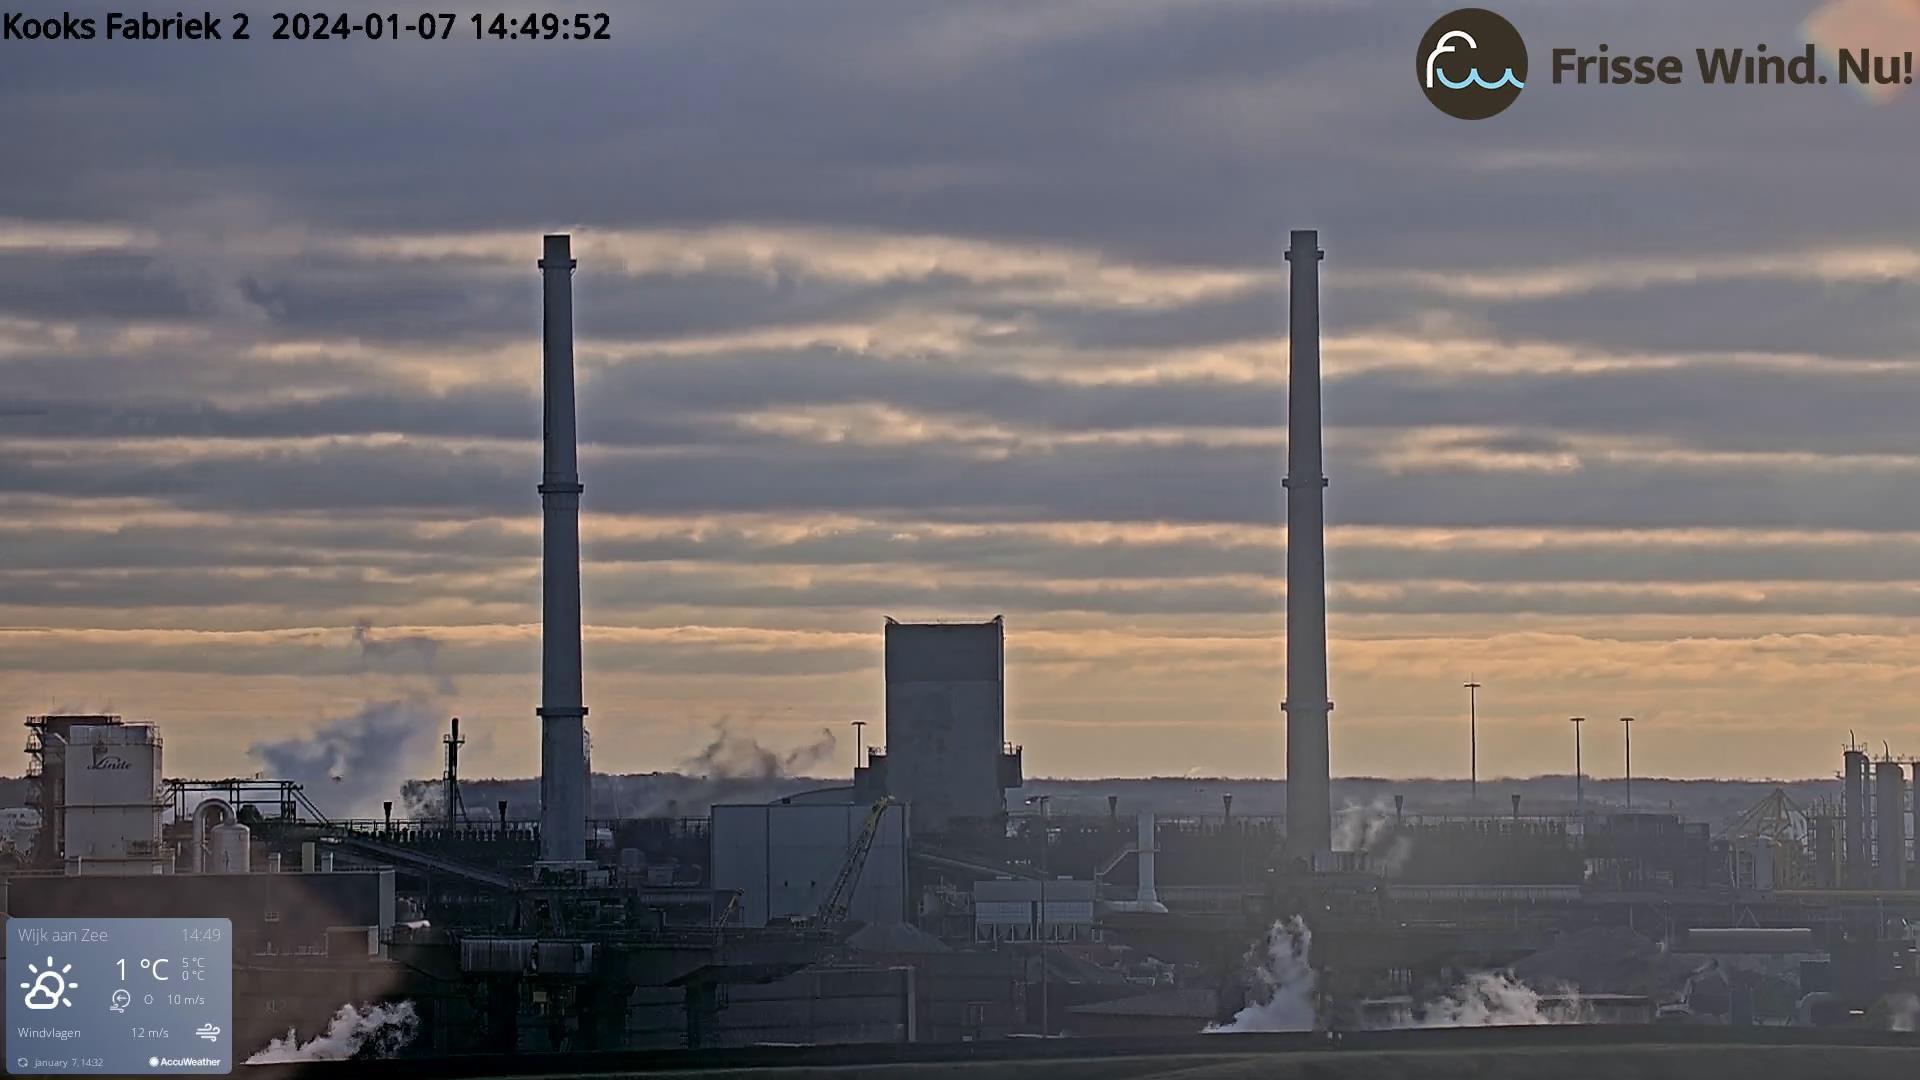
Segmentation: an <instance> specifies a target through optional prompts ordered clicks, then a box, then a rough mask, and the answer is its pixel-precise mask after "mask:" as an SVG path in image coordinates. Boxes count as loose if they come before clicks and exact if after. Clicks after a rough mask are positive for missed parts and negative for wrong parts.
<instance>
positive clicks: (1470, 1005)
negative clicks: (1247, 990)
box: [1206, 915, 1592, 1032]
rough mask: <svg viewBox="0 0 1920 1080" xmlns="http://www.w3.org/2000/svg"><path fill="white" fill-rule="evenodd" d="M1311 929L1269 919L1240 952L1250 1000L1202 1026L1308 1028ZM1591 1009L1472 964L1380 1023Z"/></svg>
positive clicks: (1471, 1022) (1564, 1017) (1581, 1016)
mask: <svg viewBox="0 0 1920 1080" xmlns="http://www.w3.org/2000/svg"><path fill="white" fill-rule="evenodd" d="M1312 947H1313V934H1312V932H1311V931H1310V930H1308V929H1307V924H1306V923H1305V922H1304V921H1303V920H1302V919H1301V918H1300V917H1299V916H1297V915H1296V916H1294V917H1293V918H1291V919H1289V920H1287V921H1285V922H1277V923H1274V924H1273V927H1272V929H1270V930H1268V931H1267V936H1266V938H1265V939H1264V940H1263V941H1262V942H1261V943H1260V944H1259V945H1257V946H1255V949H1254V951H1253V952H1251V953H1249V954H1248V960H1249V961H1250V962H1252V964H1253V971H1252V976H1251V980H1250V981H1251V982H1252V983H1253V986H1252V988H1251V989H1252V991H1253V993H1252V1000H1251V1001H1249V1002H1248V1003H1247V1006H1246V1007H1245V1008H1243V1009H1241V1010H1240V1011H1239V1012H1237V1013H1235V1014H1234V1016H1233V1019H1231V1020H1229V1021H1227V1022H1226V1023H1224V1024H1209V1025H1208V1026H1207V1028H1206V1030H1207V1031H1208V1032H1236V1031H1312V1030H1314V1027H1315V1023H1316V1020H1317V1018H1318V1009H1317V1005H1318V1003H1317V1001H1316V997H1317V993H1316V992H1317V989H1318V979H1317V976H1316V974H1315V972H1314V970H1313V965H1312V957H1311V953H1312ZM1591 1020H1592V1016H1591V1010H1590V1009H1589V1008H1588V1007H1587V1006H1586V1004H1585V1003H1584V1002H1583V1001H1581V999H1580V997H1579V995H1578V994H1576V993H1573V992H1571V991H1569V992H1568V993H1567V994H1565V995H1564V996H1563V997H1562V998H1561V999H1560V1000H1557V1001H1554V1002H1551V1003H1543V1002H1542V1000H1541V997H1540V992H1539V991H1537V990H1535V989H1534V988H1532V987H1530V986H1528V985H1527V984H1525V983H1523V982H1521V981H1519V980H1518V979H1515V978H1514V977H1513V976H1512V975H1511V974H1509V973H1507V972H1504V971H1480V972H1475V973H1473V974H1472V975H1469V976H1467V977H1466V979H1464V980H1462V981H1461V982H1460V983H1459V984H1458V985H1457V986H1455V987H1454V988H1453V989H1452V990H1449V991H1447V993H1446V994H1444V995H1442V996H1441V997H1439V998H1436V999H1434V1000H1432V1001H1428V1002H1425V1003H1424V1004H1422V1005H1420V1006H1418V1007H1416V1008H1415V1009H1414V1010H1412V1012H1411V1014H1410V1015H1409V1014H1403V1015H1400V1016H1398V1017H1395V1018H1394V1019H1393V1020H1391V1021H1388V1022H1385V1023H1382V1024H1379V1025H1377V1026H1378V1027H1382V1028H1403V1027H1417V1028H1452V1027H1518V1026H1523V1025H1532V1024H1579V1023H1588V1022H1591Z"/></svg>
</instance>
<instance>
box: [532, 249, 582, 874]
mask: <svg viewBox="0 0 1920 1080" xmlns="http://www.w3.org/2000/svg"><path fill="white" fill-rule="evenodd" d="M575 265H577V264H576V263H575V262H574V261H573V254H572V240H571V238H570V237H568V236H565V235H558V236H548V237H547V238H546V249H545V251H544V253H543V257H542V258H541V260H540V276H541V282H542V285H543V304H542V312H543V317H544V322H545V333H544V354H545V387H546V403H545V410H544V412H545V421H544V440H545V451H546V452H545V465H544V468H543V469H542V471H541V475H540V508H541V512H542V514H543V516H544V518H545V528H544V530H543V533H542V542H541V559H542V563H541V597H540V599H541V605H540V615H541V625H540V708H539V710H538V711H539V715H540V859H541V861H542V862H546V863H555V864H565V863H577V862H580V861H583V860H584V859H585V858H586V856H587V789H586V781H585V780H584V777H585V774H586V767H587V766H586V759H587V751H586V717H587V708H586V705H584V704H583V703H582V697H581V691H580V490H581V489H580V466H579V458H578V454H577V451H576V448H575V446H574V422H573V268H574V266H575Z"/></svg>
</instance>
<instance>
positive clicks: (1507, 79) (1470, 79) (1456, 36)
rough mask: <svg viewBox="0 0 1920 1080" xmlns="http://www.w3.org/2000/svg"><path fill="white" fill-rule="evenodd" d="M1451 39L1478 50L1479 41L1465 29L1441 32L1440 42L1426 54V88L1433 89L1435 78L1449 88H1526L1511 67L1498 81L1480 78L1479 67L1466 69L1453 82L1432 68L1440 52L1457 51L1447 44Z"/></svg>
mask: <svg viewBox="0 0 1920 1080" xmlns="http://www.w3.org/2000/svg"><path fill="white" fill-rule="evenodd" d="M1453 41H1464V42H1466V43H1467V48H1469V49H1474V50H1478V49H1479V48H1480V45H1479V43H1478V42H1476V41H1474V40H1473V35H1471V34H1469V33H1467V32H1466V31H1465V30H1449V31H1447V32H1446V33H1444V34H1441V35H1440V44H1438V45H1436V46H1434V49H1433V51H1432V52H1430V53H1428V54H1427V89H1429V90H1431V89H1433V81H1434V80H1435V79H1436V78H1437V79H1439V80H1440V85H1441V86H1444V87H1446V88H1447V89H1449V90H1465V89H1466V88H1467V87H1469V86H1477V87H1479V88H1480V89H1482V90H1498V89H1500V88H1501V87H1503V86H1517V87H1519V88H1520V89H1522V90H1525V89H1526V88H1527V84H1526V83H1523V82H1521V81H1520V79H1519V77H1518V76H1516V75H1515V74H1514V73H1513V69H1512V68H1508V69H1507V73H1506V74H1505V75H1502V76H1500V81H1499V82H1488V81H1487V80H1485V79H1483V78H1481V77H1480V69H1479V68H1471V69H1469V70H1468V71H1467V77H1466V78H1464V79H1461V80H1460V81H1459V82H1454V81H1453V80H1452V79H1449V78H1447V73H1446V72H1444V71H1436V70H1435V69H1434V64H1433V62H1434V61H1435V60H1438V59H1440V56H1441V54H1442V53H1450V52H1455V51H1457V47H1456V46H1454V45H1452V44H1449V43H1450V42H1453Z"/></svg>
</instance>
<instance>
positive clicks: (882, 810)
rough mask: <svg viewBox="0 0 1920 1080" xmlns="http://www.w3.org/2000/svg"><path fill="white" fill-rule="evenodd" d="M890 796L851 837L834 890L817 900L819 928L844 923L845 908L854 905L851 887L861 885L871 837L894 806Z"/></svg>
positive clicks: (871, 810) (882, 797)
mask: <svg viewBox="0 0 1920 1080" xmlns="http://www.w3.org/2000/svg"><path fill="white" fill-rule="evenodd" d="M894 803H895V800H894V799H893V797H892V796H890V795H882V796H881V797H880V798H879V799H878V800H877V801H876V802H875V803H874V804H873V807H872V808H871V809H869V810H868V811H867V819H866V821H864V822H862V823H861V825H860V831H859V832H858V833H856V834H854V837H853V843H852V844H850V845H848V846H847V858H846V861H845V862H843V863H841V864H840V873H839V874H838V875H837V876H836V877H835V878H834V879H833V887H832V888H829V889H828V890H827V895H826V898H825V899H823V900H821V901H820V907H819V910H817V911H815V912H814V916H813V921H814V924H815V925H818V926H833V925H836V924H838V923H843V922H845V921H847V909H848V907H849V906H850V905H851V904H852V903H853V888H854V886H855V885H857V884H859V882H860V872H861V871H862V870H865V869H866V866H867V856H868V855H869V854H870V853H872V851H873V838H874V836H875V835H876V834H878V833H879V831H880V820H881V819H882V818H884V817H886V815H887V811H888V809H890V808H891V807H893V806H894Z"/></svg>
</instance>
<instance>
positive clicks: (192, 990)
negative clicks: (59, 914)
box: [6, 919, 233, 1075]
mask: <svg viewBox="0 0 1920 1080" xmlns="http://www.w3.org/2000/svg"><path fill="white" fill-rule="evenodd" d="M6 941H7V946H6V952H7V1071H8V1072H10V1073H13V1074H16V1075H20V1074H49V1073H101V1074H106V1073H226V1072H231V1071H232V1070H233V1030H232V1029H233V924H232V923H230V922H228V921H227V920H226V919H10V920H8V921H7V923H6Z"/></svg>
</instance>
